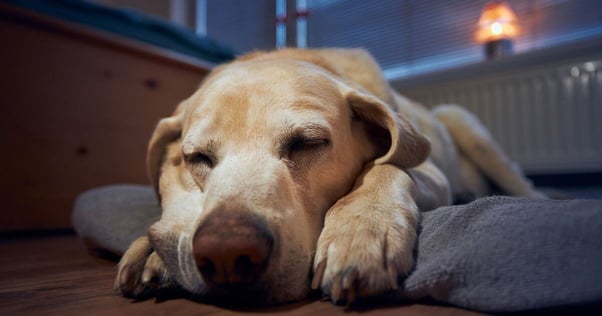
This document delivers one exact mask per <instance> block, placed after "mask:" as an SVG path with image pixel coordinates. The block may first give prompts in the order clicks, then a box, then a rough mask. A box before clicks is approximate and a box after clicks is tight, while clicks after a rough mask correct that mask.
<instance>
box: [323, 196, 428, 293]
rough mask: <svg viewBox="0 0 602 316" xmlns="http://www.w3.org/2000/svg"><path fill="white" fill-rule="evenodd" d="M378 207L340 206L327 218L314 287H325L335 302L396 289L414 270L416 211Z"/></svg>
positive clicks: (330, 212)
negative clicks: (402, 279) (408, 273)
mask: <svg viewBox="0 0 602 316" xmlns="http://www.w3.org/2000/svg"><path fill="white" fill-rule="evenodd" d="M371 208H373V209H371ZM376 208H377V207H376V206H369V207H368V208H367V209H366V208H363V209H354V208H353V207H351V208H350V207H349V206H344V207H338V206H337V205H335V207H333V209H331V210H330V211H329V213H328V214H327V216H326V220H325V226H324V229H323V231H322V234H321V235H320V238H319V240H318V244H317V250H316V257H315V261H314V277H313V280H312V288H313V289H318V288H321V289H322V292H323V293H324V294H325V295H329V296H330V298H331V300H332V302H333V303H336V304H340V303H347V304H351V303H353V301H355V300H356V299H357V298H358V297H368V296H375V295H378V294H382V293H385V292H387V291H390V290H395V289H397V288H398V280H397V279H398V277H400V276H403V275H405V274H406V273H407V272H408V271H409V270H410V269H411V268H412V266H413V262H414V259H413V253H412V251H413V247H414V242H415V240H416V229H415V225H416V222H417V219H416V216H412V214H415V212H399V211H397V210H384V209H376ZM408 214H409V216H406V215H408Z"/></svg>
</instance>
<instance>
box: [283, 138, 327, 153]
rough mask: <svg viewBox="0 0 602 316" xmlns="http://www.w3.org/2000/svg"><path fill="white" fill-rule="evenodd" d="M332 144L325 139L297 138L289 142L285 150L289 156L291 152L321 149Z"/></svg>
mask: <svg viewBox="0 0 602 316" xmlns="http://www.w3.org/2000/svg"><path fill="white" fill-rule="evenodd" d="M329 144H330V140H328V139H323V138H304V137H303V136H295V137H293V138H291V139H290V140H289V141H287V142H286V143H285V145H284V148H286V149H287V151H288V152H289V154H290V153H291V152H300V151H308V150H313V149H319V148H322V147H325V146H328V145H329Z"/></svg>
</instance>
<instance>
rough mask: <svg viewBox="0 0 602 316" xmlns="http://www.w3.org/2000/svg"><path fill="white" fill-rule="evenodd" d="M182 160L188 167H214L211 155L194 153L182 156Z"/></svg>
mask: <svg viewBox="0 0 602 316" xmlns="http://www.w3.org/2000/svg"><path fill="white" fill-rule="evenodd" d="M184 160H186V163H187V164H188V165H192V166H204V167H208V168H213V166H214V165H215V158H212V155H211V154H205V153H202V152H195V153H191V154H184Z"/></svg>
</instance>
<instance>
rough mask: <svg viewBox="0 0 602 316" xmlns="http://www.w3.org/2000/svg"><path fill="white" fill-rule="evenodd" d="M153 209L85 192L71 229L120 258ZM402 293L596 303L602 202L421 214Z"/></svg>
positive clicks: (499, 201)
mask: <svg viewBox="0 0 602 316" xmlns="http://www.w3.org/2000/svg"><path fill="white" fill-rule="evenodd" d="M160 212H161V209H160V207H159V206H158V205H157V202H156V199H155V197H154V194H153V190H152V189H151V188H150V187H147V186H135V185H114V186H108V187H103V188H98V189H94V190H91V191H88V192H85V193H83V194H82V195H81V196H80V197H79V198H78V199H77V201H76V203H75V208H74V212H73V225H74V227H75V230H76V232H77V233H78V234H79V235H80V236H81V237H83V238H84V239H85V240H86V241H87V242H88V245H89V246H91V247H93V248H96V249H97V250H103V251H109V252H112V253H115V254H122V253H123V252H124V251H125V250H126V249H127V247H128V245H129V243H130V242H131V241H132V240H134V239H135V238H137V237H139V236H141V235H143V234H145V233H146V229H147V228H148V226H150V224H152V223H154V222H155V221H157V220H158V218H159V216H160ZM401 288H402V290H401V292H400V294H401V295H402V296H403V297H404V298H406V299H415V300H418V299H434V300H435V301H437V302H441V303H447V304H452V305H456V306H460V307H464V308H469V309H474V310H479V311H484V312H516V311H528V310H534V309H544V308H555V307H561V306H573V305H584V304H600V303H601V302H602V201H599V200H564V201H556V200H528V199H521V198H510V197H497V196H495V197H487V198H482V199H479V200H476V201H474V202H473V203H470V204H467V205H461V206H451V207H442V208H439V209H436V210H434V211H430V212H425V213H422V221H421V230H420V234H419V238H418V245H417V260H416V266H415V269H414V270H413V271H412V272H411V273H410V274H409V276H408V277H407V278H406V279H405V281H404V283H403V286H402V287H401Z"/></svg>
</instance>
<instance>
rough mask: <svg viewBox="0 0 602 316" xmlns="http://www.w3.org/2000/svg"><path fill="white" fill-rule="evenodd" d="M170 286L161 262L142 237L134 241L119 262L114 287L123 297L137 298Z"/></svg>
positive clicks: (145, 238) (146, 240)
mask: <svg viewBox="0 0 602 316" xmlns="http://www.w3.org/2000/svg"><path fill="white" fill-rule="evenodd" d="M171 284H172V282H171V281H170V278H169V276H168V273H167V270H166V269H165V265H164V264H163V261H162V260H161V258H160V257H159V256H158V255H157V253H156V252H154V251H153V249H152V248H151V246H150V243H149V241H148V237H146V236H144V237H140V238H138V239H136V240H135V241H134V242H133V243H132V244H131V245H130V247H129V248H128V250H127V251H126V252H125V254H124V255H123V257H122V258H121V260H120V261H119V265H118V271H117V277H116V278H115V284H114V287H115V289H116V290H118V291H119V292H120V293H121V294H123V295H124V296H128V297H136V298H139V297H144V296H148V295H150V294H151V293H152V292H154V291H156V290H158V289H161V288H166V287H170V286H171Z"/></svg>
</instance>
